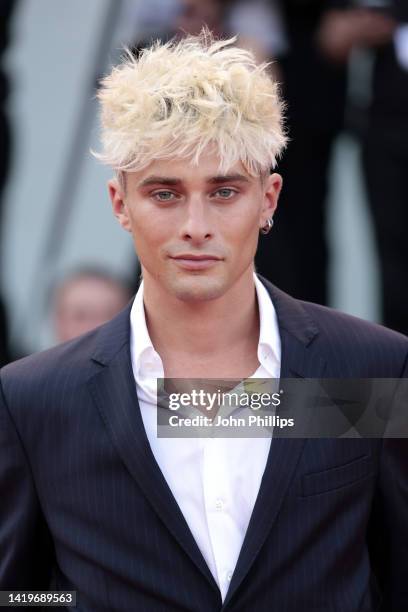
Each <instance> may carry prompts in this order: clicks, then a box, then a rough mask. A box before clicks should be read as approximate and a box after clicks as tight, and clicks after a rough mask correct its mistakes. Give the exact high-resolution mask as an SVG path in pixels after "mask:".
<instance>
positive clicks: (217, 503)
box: [215, 499, 224, 510]
mask: <svg viewBox="0 0 408 612" xmlns="http://www.w3.org/2000/svg"><path fill="white" fill-rule="evenodd" d="M215 507H216V509H217V510H222V509H223V508H224V502H223V500H222V499H217V500H216V501H215Z"/></svg>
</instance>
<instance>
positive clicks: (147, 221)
mask: <svg viewBox="0 0 408 612" xmlns="http://www.w3.org/2000/svg"><path fill="white" fill-rule="evenodd" d="M218 166H219V160H218V158H217V157H215V156H213V155H209V154H203V155H202V157H201V158H200V162H199V165H198V166H195V165H192V164H190V163H188V162H187V161H186V160H170V161H168V160H157V161H154V162H152V163H151V164H150V165H149V166H148V167H147V168H145V169H144V170H143V171H140V172H135V173H127V175H126V190H124V189H122V188H121V187H120V186H119V184H118V182H117V181H116V180H112V181H110V183H109V190H110V196H111V200H112V205H113V210H114V213H115V215H116V217H117V218H118V220H119V223H120V224H121V225H122V227H123V228H124V229H126V230H127V231H129V232H131V234H132V236H133V240H134V244H135V248H136V252H137V254H138V256H139V259H140V262H141V265H142V270H143V277H144V279H145V284H146V285H148V284H150V283H153V284H155V285H156V287H158V288H160V289H162V290H164V291H165V292H166V293H168V294H170V295H172V296H174V297H176V298H178V299H180V300H183V301H195V302H197V301H203V300H213V299H216V298H219V297H221V296H222V295H224V294H225V293H226V292H227V291H228V290H229V289H230V288H231V287H232V286H233V285H234V284H235V283H236V282H238V280H239V279H240V278H242V277H243V275H251V274H252V271H253V259H254V256H255V252H256V248H257V243H258V235H259V229H260V228H261V227H262V226H263V225H265V222H266V220H267V219H268V218H269V217H271V216H272V215H273V213H274V211H275V208H276V205H277V200H278V196H279V192H280V189H281V184H282V179H281V177H280V176H279V175H278V174H273V175H271V176H267V177H265V178H264V179H263V180H261V178H260V177H252V176H250V175H249V174H248V173H247V172H246V171H245V169H244V167H243V166H242V164H241V163H240V162H238V163H237V164H235V165H234V166H233V167H231V168H230V169H229V170H228V172H226V173H225V175H224V174H223V175H221V174H220V172H219V170H218Z"/></svg>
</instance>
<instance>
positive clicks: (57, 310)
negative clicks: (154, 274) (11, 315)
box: [53, 267, 131, 342]
mask: <svg viewBox="0 0 408 612" xmlns="http://www.w3.org/2000/svg"><path fill="white" fill-rule="evenodd" d="M130 298H131V291H130V288H129V287H128V286H127V285H126V283H125V282H123V281H122V280H121V279H119V278H117V277H116V276H114V275H113V274H110V273H109V272H107V271H106V270H101V269H99V268H91V267H90V268H81V269H79V270H77V271H75V272H73V273H71V274H69V275H68V276H67V277H66V278H65V279H64V280H63V281H62V282H60V283H59V285H58V286H57V288H56V290H55V292H54V298H53V323H54V333H55V339H56V341H57V342H65V341H67V340H72V338H75V337H76V336H80V335H81V334H84V333H85V332H88V331H90V330H91V329H94V328H95V327H98V326H99V325H102V324H103V323H106V322H107V321H109V320H110V319H112V318H113V317H114V316H115V315H116V314H118V312H119V311H120V310H122V308H124V307H125V306H126V304H127V303H128V302H129V300H130Z"/></svg>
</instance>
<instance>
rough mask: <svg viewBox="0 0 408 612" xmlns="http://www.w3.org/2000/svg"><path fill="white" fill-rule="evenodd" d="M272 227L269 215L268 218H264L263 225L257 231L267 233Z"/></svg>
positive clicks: (271, 219)
mask: <svg viewBox="0 0 408 612" xmlns="http://www.w3.org/2000/svg"><path fill="white" fill-rule="evenodd" d="M272 227H273V218H272V217H271V218H270V219H267V220H266V222H265V225H263V226H262V227H261V229H260V230H259V231H260V232H261V234H269V232H270V231H271V229H272Z"/></svg>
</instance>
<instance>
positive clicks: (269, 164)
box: [95, 30, 286, 176]
mask: <svg viewBox="0 0 408 612" xmlns="http://www.w3.org/2000/svg"><path fill="white" fill-rule="evenodd" d="M235 41H236V37H233V38H230V39H229V40H216V39H215V38H214V37H213V35H212V34H211V33H210V32H209V31H208V30H203V31H202V32H201V34H200V35H198V36H186V37H185V38H182V39H181V40H176V39H174V40H171V41H170V42H167V43H165V44H163V43H161V42H159V41H157V42H155V43H154V44H153V45H152V46H151V47H149V48H146V49H143V50H142V51H141V52H140V53H139V54H138V55H137V56H136V55H135V54H133V53H132V52H131V51H129V50H127V51H126V54H125V56H124V58H123V61H122V63H121V64H119V65H118V66H116V67H115V68H113V70H112V72H111V73H110V74H109V75H108V76H106V77H105V78H104V79H103V80H102V82H101V87H100V89H99V92H98V99H99V102H100V113H101V125H102V131H101V141H102V151H101V152H100V153H95V155H96V157H98V159H100V160H101V161H102V162H104V163H106V164H108V165H110V166H111V167H112V168H113V169H115V170H116V172H117V173H119V175H120V174H121V173H122V172H124V171H138V170H142V169H143V168H145V167H146V166H147V165H148V164H149V163H151V162H152V161H153V160H156V159H171V158H186V159H187V158H189V159H191V160H192V162H193V163H195V164H197V163H198V161H199V158H200V155H201V153H202V152H203V150H204V149H207V148H208V147H209V148H210V150H211V152H213V153H214V154H216V155H218V156H219V159H220V171H221V172H224V171H226V170H228V168H230V167H231V166H232V165H233V164H234V163H236V162H237V161H241V162H242V164H243V165H244V167H245V168H246V170H247V172H248V173H249V174H251V175H254V176H256V175H258V174H262V173H264V172H267V171H269V170H270V169H271V168H273V167H274V166H275V164H276V161H277V158H278V157H279V155H280V154H281V152H282V150H283V148H284V146H285V143H286V136H285V130H284V126H283V103H282V101H281V99H280V95H279V87H278V84H277V83H276V82H275V80H274V79H273V78H272V76H271V74H270V73H269V65H268V64H266V63H263V64H259V65H258V64H257V63H256V61H255V59H254V57H253V55H252V54H251V53H250V52H249V51H246V50H243V49H240V48H238V47H236V46H234V42H235Z"/></svg>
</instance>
